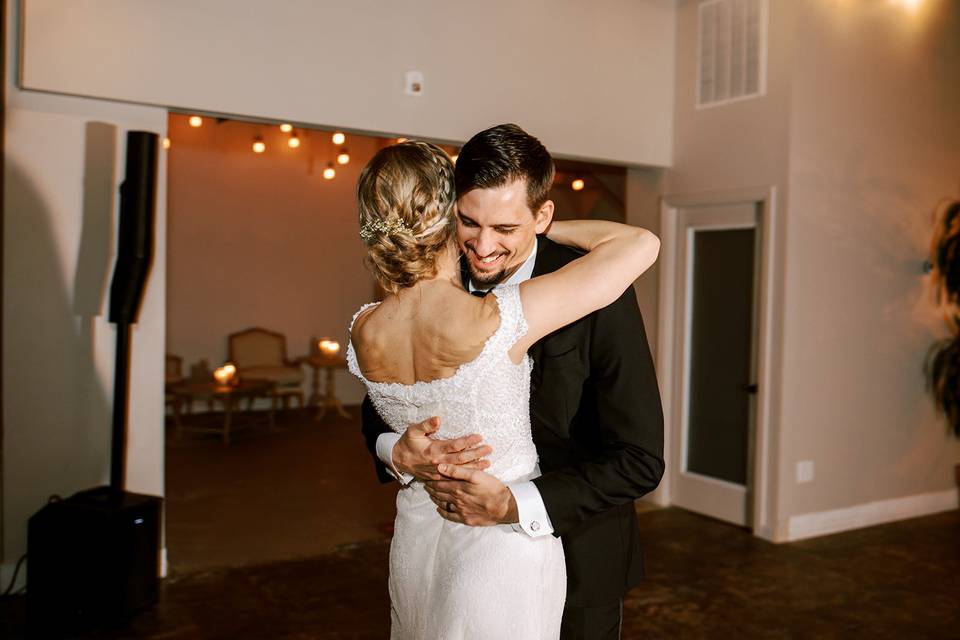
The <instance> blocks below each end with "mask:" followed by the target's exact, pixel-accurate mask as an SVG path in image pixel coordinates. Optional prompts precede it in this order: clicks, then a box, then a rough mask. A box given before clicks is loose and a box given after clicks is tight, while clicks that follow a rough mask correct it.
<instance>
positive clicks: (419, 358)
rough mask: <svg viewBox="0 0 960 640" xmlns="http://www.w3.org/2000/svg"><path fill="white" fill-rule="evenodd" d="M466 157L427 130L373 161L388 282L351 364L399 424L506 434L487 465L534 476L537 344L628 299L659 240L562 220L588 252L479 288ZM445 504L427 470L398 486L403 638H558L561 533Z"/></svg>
mask: <svg viewBox="0 0 960 640" xmlns="http://www.w3.org/2000/svg"><path fill="white" fill-rule="evenodd" d="M453 170H454V167H453V163H452V162H451V160H450V158H449V157H448V156H447V155H446V153H444V151H443V150H441V149H440V148H438V147H436V146H434V145H432V144H428V143H425V142H406V143H403V144H398V145H393V146H390V147H387V148H385V149H383V150H381V151H380V152H379V153H377V155H376V156H374V158H373V159H372V160H371V161H370V163H369V164H368V165H367V166H366V167H365V168H364V170H363V172H362V174H361V176H360V181H359V186H358V206H359V210H360V236H361V238H362V240H363V242H364V244H365V245H366V247H367V252H368V256H367V258H368V264H369V266H370V268H371V271H372V272H373V275H374V277H375V278H376V279H377V281H378V282H379V284H380V285H381V287H382V288H383V289H384V290H385V291H386V292H387V294H388V295H387V296H386V297H385V298H384V300H383V301H382V302H379V303H373V304H368V305H364V306H363V307H362V308H361V309H360V310H359V311H358V312H357V314H356V315H355V316H354V318H353V322H352V323H351V338H350V344H349V345H348V348H347V361H348V364H349V368H350V371H351V372H352V373H353V374H354V375H356V376H357V377H358V378H360V380H362V381H363V383H364V384H365V385H366V387H367V390H368V393H369V397H370V400H371V401H372V403H373V405H374V407H375V408H376V409H377V412H378V413H379V414H380V415H381V416H382V417H383V419H384V420H385V421H386V422H387V424H389V425H390V427H391V428H392V429H393V430H394V431H396V432H398V433H402V432H403V431H404V430H405V429H406V428H407V425H409V424H413V423H418V422H421V421H423V420H426V419H427V418H429V417H431V416H439V418H440V429H439V430H438V431H437V433H436V434H434V437H437V438H443V439H451V438H457V437H461V436H464V435H467V434H480V435H482V436H483V440H484V442H485V443H486V444H487V445H489V446H490V447H492V453H491V454H490V455H489V456H488V457H487V460H488V461H489V468H487V469H486V473H488V474H490V475H492V476H494V477H496V478H498V479H499V480H500V481H502V482H505V483H506V482H512V481H517V480H528V479H530V478H532V477H535V476H536V474H537V451H536V449H535V448H534V444H533V441H532V439H531V435H530V413H529V403H530V371H531V361H530V358H529V357H528V356H527V349H528V348H529V347H530V346H531V345H533V344H534V343H535V342H536V341H538V340H539V339H540V338H542V337H544V336H546V335H547V334H549V333H551V332H553V331H555V330H556V329H559V328H560V327H563V326H565V325H567V324H569V323H571V322H573V321H575V320H577V319H579V318H581V317H583V316H586V315H587V314H589V313H591V312H593V311H595V310H597V309H600V308H602V307H604V306H606V305H608V304H610V303H612V302H613V301H614V300H616V299H617V298H618V297H619V296H620V295H621V294H622V293H623V292H624V291H625V290H626V289H627V288H628V287H629V286H631V284H632V283H633V282H634V280H636V279H637V278H638V277H639V276H640V275H641V274H642V273H643V272H644V271H646V270H647V269H648V268H649V267H650V266H651V265H652V264H653V262H654V261H655V260H656V257H657V253H658V250H659V241H658V240H657V238H656V237H655V236H654V235H653V234H651V233H650V232H648V231H646V230H644V229H639V228H636V227H630V226H627V225H622V224H616V223H613V222H604V221H569V222H554V223H553V224H552V225H551V226H550V228H549V230H548V231H547V234H546V235H547V237H548V238H549V239H551V240H553V241H555V242H558V243H561V244H565V245H571V246H574V247H577V248H580V249H582V250H584V251H586V252H587V253H585V254H584V255H583V256H582V257H580V258H578V259H577V260H574V261H573V262H571V263H569V264H568V265H566V266H564V267H563V268H561V269H559V270H557V271H555V272H553V273H549V274H546V275H543V276H540V277H536V278H532V279H530V280H528V281H525V282H523V283H521V284H519V285H505V286H500V287H497V288H495V289H493V291H492V294H493V295H489V296H486V297H484V298H481V297H477V296H474V295H470V293H468V292H467V291H466V290H465V289H464V285H463V283H462V282H461V277H460V253H459V249H458V246H457V243H456V239H455V225H456V222H455V203H456V193H455V188H454V180H453ZM437 511H438V509H437V507H436V505H435V504H434V503H433V502H432V501H431V499H430V496H429V494H428V493H427V491H426V490H425V488H424V486H423V484H422V483H421V482H420V481H417V480H415V481H413V482H411V483H410V484H408V485H406V486H405V487H403V488H402V489H401V490H400V491H399V493H398V495H397V518H396V523H395V527H394V537H393V541H392V544H391V548H390V581H389V588H390V600H391V621H392V625H391V637H392V638H395V639H410V640H423V639H440V638H442V639H444V640H452V639H466V638H477V639H481V638H482V639H489V638H508V637H509V638H520V639H524V640H525V639H531V640H532V639H541V638H543V639H547V638H553V639H555V638H557V637H558V636H559V634H560V621H561V616H562V613H563V604H564V597H565V592H566V574H565V567H564V558H563V548H562V546H561V542H560V539H559V538H556V537H554V536H541V537H536V538H534V537H529V536H521V535H516V534H515V533H514V531H513V529H512V528H511V527H510V525H497V526H491V527H470V526H466V525H463V524H458V523H455V522H450V521H448V520H445V519H444V518H442V517H441V516H440V515H439V514H438V513H437Z"/></svg>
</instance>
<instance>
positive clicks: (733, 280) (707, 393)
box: [670, 203, 761, 526]
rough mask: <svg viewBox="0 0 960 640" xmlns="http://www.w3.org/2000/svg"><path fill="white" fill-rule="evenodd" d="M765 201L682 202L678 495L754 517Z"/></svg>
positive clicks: (745, 518)
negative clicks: (692, 204)
mask: <svg viewBox="0 0 960 640" xmlns="http://www.w3.org/2000/svg"><path fill="white" fill-rule="evenodd" d="M759 220H760V217H759V215H758V204H757V203H742V204H729V205H716V206H699V207H684V208H680V209H677V234H676V236H675V237H676V243H677V246H676V247H675V251H676V256H677V260H676V265H677V273H676V279H675V283H676V286H677V292H676V297H675V298H674V300H675V304H676V309H675V311H674V313H675V315H674V317H675V318H676V319H677V324H676V325H675V326H676V333H675V336H676V338H677V339H678V344H676V345H675V346H676V348H675V349H674V354H675V361H674V366H673V372H674V376H675V379H674V380H673V385H674V386H673V388H674V389H676V390H678V391H679V393H675V394H673V398H674V401H675V405H674V407H673V415H674V416H676V417H677V418H678V419H677V421H676V422H675V425H676V426H677V427H679V428H675V429H673V441H672V442H671V447H670V449H671V451H672V458H673V459H672V460H671V461H670V462H671V465H670V466H671V468H672V469H673V471H672V474H673V476H672V486H673V491H672V501H673V503H674V504H676V505H677V506H680V507H684V508H686V509H690V510H691V511H696V512H698V513H703V514H705V515H709V516H712V517H714V518H719V519H721V520H725V521H727V522H731V523H734V524H737V525H742V526H751V525H752V517H751V513H750V510H751V508H750V506H751V505H752V504H753V495H752V486H753V483H752V477H753V469H752V464H751V461H752V460H753V458H754V456H753V447H754V432H755V428H754V426H755V422H756V420H755V416H756V395H757V384H756V381H757V365H756V353H757V338H756V336H757V292H758V289H759V280H758V277H757V276H758V269H757V265H758V264H759V260H758V256H759V255H760V251H759V250H760V243H761V242H760V240H761V235H760V233H759V231H760V230H759V228H758V226H759Z"/></svg>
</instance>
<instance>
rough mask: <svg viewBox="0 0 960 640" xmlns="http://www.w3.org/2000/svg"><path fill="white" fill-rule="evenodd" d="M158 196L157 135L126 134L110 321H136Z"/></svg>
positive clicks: (145, 275) (149, 258) (151, 243)
mask: <svg viewBox="0 0 960 640" xmlns="http://www.w3.org/2000/svg"><path fill="white" fill-rule="evenodd" d="M156 195H157V134H155V133H150V132H147V131H130V132H128V133H127V167H126V173H125V174H124V181H123V183H122V184H121V185H120V225H119V229H118V233H117V240H118V244H117V261H116V265H115V267H114V270H113V280H112V281H111V283H110V322H114V323H118V324H119V323H125V324H130V323H133V322H136V321H137V314H138V312H139V310H140V301H141V300H142V298H143V288H144V285H145V284H146V281H147V275H148V274H149V273H150V265H151V263H152V262H153V220H154V215H155V212H156Z"/></svg>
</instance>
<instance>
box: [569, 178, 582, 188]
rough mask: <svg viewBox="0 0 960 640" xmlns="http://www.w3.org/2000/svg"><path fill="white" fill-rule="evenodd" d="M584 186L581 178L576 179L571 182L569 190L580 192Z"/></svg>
mask: <svg viewBox="0 0 960 640" xmlns="http://www.w3.org/2000/svg"><path fill="white" fill-rule="evenodd" d="M584 186H586V183H584V181H583V180H582V179H581V178H576V179H575V180H574V181H573V182H571V183H570V188H571V189H573V190H574V191H582V190H583V187H584Z"/></svg>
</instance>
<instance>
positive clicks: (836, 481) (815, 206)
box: [779, 0, 960, 517]
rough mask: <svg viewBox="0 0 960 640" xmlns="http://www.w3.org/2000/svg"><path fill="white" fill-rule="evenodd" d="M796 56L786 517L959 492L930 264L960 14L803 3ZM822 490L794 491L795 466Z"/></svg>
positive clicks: (952, 132) (949, 152)
mask: <svg viewBox="0 0 960 640" xmlns="http://www.w3.org/2000/svg"><path fill="white" fill-rule="evenodd" d="M803 6H804V10H803V11H800V12H798V19H797V22H796V32H795V42H796V43H797V44H798V46H799V44H800V43H803V55H799V54H798V55H797V56H796V58H795V65H794V73H793V90H792V108H791V118H790V197H789V202H788V205H787V206H788V211H789V214H788V215H789V225H788V233H787V238H788V244H787V248H786V254H787V260H788V263H787V282H786V307H785V310H784V316H785V318H786V327H785V336H786V340H785V342H784V354H783V355H784V371H783V408H782V414H781V415H782V417H781V428H782V430H783V438H784V439H783V449H782V456H783V457H782V461H783V463H784V464H783V466H782V475H781V480H782V488H781V492H780V496H779V502H780V506H781V517H787V516H790V515H793V514H801V513H809V512H819V511H825V510H830V509H837V508H841V507H848V506H850V505H856V504H863V503H869V502H873V501H878V500H884V499H892V498H900V497H905V496H911V495H915V494H926V493H934V492H940V491H945V490H949V489H951V488H954V487H955V486H956V485H955V484H954V481H953V469H952V466H953V464H955V463H957V462H960V455H958V454H960V446H958V443H957V441H956V440H954V439H951V438H949V437H948V436H947V432H946V428H945V426H944V423H943V422H942V420H940V419H938V418H936V417H935V416H934V414H933V410H932V403H931V400H930V397H929V396H928V395H927V394H926V393H925V391H924V382H923V378H922V375H921V370H922V363H923V357H924V354H925V353H926V350H927V348H928V347H929V345H930V343H931V342H932V341H933V340H934V339H935V338H936V337H938V336H940V335H941V334H942V328H941V323H940V322H939V319H938V317H937V315H936V314H935V313H934V312H933V310H932V309H931V307H930V306H929V304H928V301H929V298H928V296H927V291H926V288H925V283H926V279H925V277H924V276H923V275H922V272H921V264H922V262H923V260H924V258H925V257H926V251H927V248H928V246H929V239H930V235H931V232H932V229H933V226H932V220H931V212H932V210H933V208H934V205H935V204H936V203H937V201H938V200H939V199H941V198H943V197H945V196H947V195H951V194H952V195H954V196H956V195H957V194H958V187H960V83H958V79H960V39H958V38H957V34H960V4H958V3H956V2H948V1H947V0H928V1H927V2H926V3H924V4H923V6H922V8H921V9H922V10H921V11H919V12H917V13H915V14H914V13H911V12H909V11H907V10H905V9H904V8H902V7H899V6H896V5H893V4H891V3H836V2H828V1H826V0H816V1H808V2H805V3H803ZM804 459H810V460H814V461H815V462H816V479H815V481H814V482H813V483H811V484H803V485H798V484H796V483H795V482H793V478H792V474H793V468H794V464H795V463H796V461H798V460H804Z"/></svg>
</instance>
